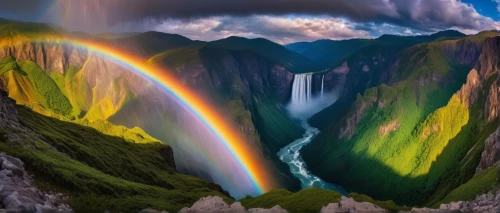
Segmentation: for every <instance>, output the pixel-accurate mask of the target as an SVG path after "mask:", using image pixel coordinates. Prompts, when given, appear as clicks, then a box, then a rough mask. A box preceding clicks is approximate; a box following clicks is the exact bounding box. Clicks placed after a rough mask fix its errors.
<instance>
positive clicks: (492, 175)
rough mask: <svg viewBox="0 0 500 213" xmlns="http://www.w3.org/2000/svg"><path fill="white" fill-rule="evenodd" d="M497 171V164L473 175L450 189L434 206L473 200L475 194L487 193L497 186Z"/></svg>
mask: <svg viewBox="0 0 500 213" xmlns="http://www.w3.org/2000/svg"><path fill="white" fill-rule="evenodd" d="M498 181H499V171H498V167H497V166H492V167H490V168H488V169H486V170H483V171H481V172H479V173H477V174H476V175H474V176H473V177H472V178H471V179H470V180H468V181H467V182H465V183H464V184H462V185H460V186H459V187H457V188H456V189H454V190H453V191H451V192H450V193H449V194H448V195H446V197H444V198H443V199H442V200H441V201H439V202H438V203H436V204H435V205H434V207H438V204H440V203H450V202H456V201H463V200H473V199H474V198H476V196H477V195H480V194H484V193H487V192H488V191H490V190H492V189H495V187H497V186H498Z"/></svg>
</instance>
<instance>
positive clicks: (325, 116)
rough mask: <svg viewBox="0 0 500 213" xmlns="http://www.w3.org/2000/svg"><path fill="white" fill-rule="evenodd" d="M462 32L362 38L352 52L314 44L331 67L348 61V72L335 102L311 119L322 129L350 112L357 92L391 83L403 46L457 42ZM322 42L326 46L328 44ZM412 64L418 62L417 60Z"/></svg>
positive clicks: (311, 121) (404, 48) (313, 49)
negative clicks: (365, 68) (456, 39)
mask: <svg viewBox="0 0 500 213" xmlns="http://www.w3.org/2000/svg"><path fill="white" fill-rule="evenodd" d="M462 36H464V35H463V34H461V33H459V32H457V31H443V32H439V33H436V34H433V35H428V36H413V37H412V36H407V37H405V36H395V35H383V36H381V37H379V38H377V39H373V40H362V41H364V42H363V44H362V45H361V46H360V47H356V46H354V47H352V49H354V48H357V50H356V51H355V52H353V53H352V54H343V53H342V54H340V53H337V52H336V51H337V49H335V48H333V49H322V48H319V49H317V48H314V46H312V47H311V52H313V51H315V50H318V51H325V52H323V53H322V54H319V53H317V54H318V55H321V58H324V59H322V60H326V61H328V62H329V64H328V67H332V68H333V67H338V66H340V65H342V64H343V63H344V62H347V64H348V66H349V73H348V74H347V76H346V82H345V85H346V86H345V87H344V91H343V93H342V96H341V98H340V99H339V100H338V101H337V102H336V103H335V104H333V105H331V106H330V107H327V108H325V109H324V110H322V111H321V112H320V113H317V114H316V115H314V116H312V117H311V118H310V119H309V123H310V124H311V125H312V126H314V127H316V128H318V129H320V130H322V129H323V128H325V127H326V126H328V124H329V123H331V122H337V121H338V119H340V118H341V117H342V116H343V115H344V114H345V113H347V110H348V108H349V107H350V106H351V104H352V103H353V102H354V101H355V100H356V95H357V94H358V93H361V94H362V93H364V91H365V90H366V89H368V88H371V87H376V86H378V85H380V84H381V83H384V82H385V83H388V82H389V80H391V79H386V78H387V71H388V70H390V69H392V68H391V65H393V64H394V63H395V61H397V59H398V58H399V57H401V54H402V53H404V50H406V49H407V48H410V47H412V46H414V45H418V44H422V43H426V42H431V41H435V40H442V41H447V40H452V41H453V42H456V41H455V40H454V38H457V37H462ZM330 42H334V41H328V43H330ZM336 42H337V41H335V43H336ZM338 42H340V43H338V45H339V46H343V45H344V44H343V42H346V43H348V42H353V41H351V40H345V41H338ZM330 45H331V44H330ZM323 46H326V44H325V45H323ZM348 48H351V47H348ZM348 52H349V51H346V52H345V53H348ZM306 54H307V53H306ZM340 56H342V57H340ZM404 63H407V62H401V63H400V64H404ZM364 65H367V66H368V67H369V68H370V71H368V72H364V71H363V66H364ZM411 65H415V62H413V63H412V64H411ZM410 70H411V69H410ZM408 73H410V72H408Z"/></svg>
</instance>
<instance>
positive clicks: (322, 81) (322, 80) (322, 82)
mask: <svg viewBox="0 0 500 213" xmlns="http://www.w3.org/2000/svg"><path fill="white" fill-rule="evenodd" d="M324 85H325V75H323V77H322V78H321V98H323V87H324Z"/></svg>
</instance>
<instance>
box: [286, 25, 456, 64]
mask: <svg viewBox="0 0 500 213" xmlns="http://www.w3.org/2000/svg"><path fill="white" fill-rule="evenodd" d="M464 36H465V34H463V33H460V32H458V31H455V30H447V31H441V32H438V33H435V34H432V35H424V36H397V35H382V36H380V37H379V38H377V39H349V40H318V41H314V42H298V43H292V44H288V45H286V48H288V49H290V50H293V51H295V52H297V53H299V54H302V55H303V56H306V57H307V58H309V59H311V60H314V61H315V62H316V63H318V64H319V66H321V67H325V68H331V67H332V66H336V65H337V64H338V63H339V61H340V60H342V59H346V58H347V57H349V56H350V55H351V54H354V53H356V52H363V50H361V49H365V50H366V49H373V48H379V47H381V46H399V47H400V49H403V48H406V47H409V46H412V45H415V44H418V43H424V42H429V41H433V40H436V39H453V38H460V37H464Z"/></svg>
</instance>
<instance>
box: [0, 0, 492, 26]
mask: <svg viewBox="0 0 500 213" xmlns="http://www.w3.org/2000/svg"><path fill="white" fill-rule="evenodd" d="M47 2H49V3H47ZM60 3H61V2H60ZM47 4H50V1H46V0H16V1H6V2H3V3H2V9H0V14H1V13H2V12H4V13H5V12H6V11H7V12H10V13H12V12H13V11H15V12H16V13H19V14H24V15H26V16H33V14H35V16H36V14H37V13H39V11H38V10H40V8H43V7H46V6H47ZM65 4H68V5H69V6H65V7H64V8H66V10H72V11H71V13H72V15H73V16H81V17H80V18H79V19H76V18H75V20H80V19H83V18H85V21H93V22H96V23H103V22H104V23H105V24H107V25H108V26H109V25H114V24H117V23H120V22H123V21H129V22H135V21H141V20H144V19H163V18H181V19H189V18H200V17H208V16H220V15H231V16H248V15H254V14H264V15H283V14H307V15H331V16H333V17H345V18H348V19H349V20H351V21H355V22H375V23H391V24H397V25H400V26H405V27H411V28H416V29H420V30H427V31H434V30H435V29H443V28H449V27H460V28H465V29H479V28H484V27H485V26H487V25H489V24H490V25H491V24H492V22H493V20H491V18H488V17H484V16H480V15H479V14H478V13H477V12H476V10H475V9H474V8H473V7H471V6H469V5H466V4H464V3H462V2H460V1H457V0H104V1H101V0H85V1H66V3H65ZM79 13H80V14H79ZM75 24H76V23H75Z"/></svg>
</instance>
